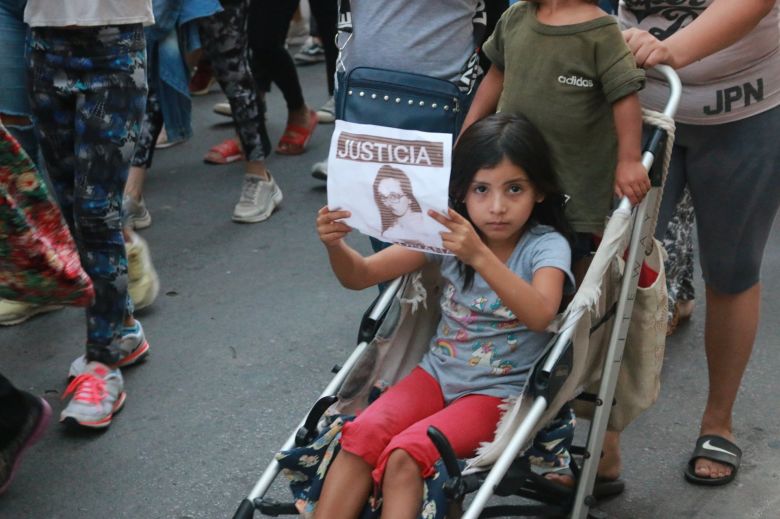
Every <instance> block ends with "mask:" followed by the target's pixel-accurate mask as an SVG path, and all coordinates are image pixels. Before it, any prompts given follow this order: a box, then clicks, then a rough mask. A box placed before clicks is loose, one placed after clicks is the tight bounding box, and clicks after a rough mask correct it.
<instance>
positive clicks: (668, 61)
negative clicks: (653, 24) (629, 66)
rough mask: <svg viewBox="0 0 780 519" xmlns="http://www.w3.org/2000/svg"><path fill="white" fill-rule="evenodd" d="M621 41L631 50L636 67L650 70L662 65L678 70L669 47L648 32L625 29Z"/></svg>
mask: <svg viewBox="0 0 780 519" xmlns="http://www.w3.org/2000/svg"><path fill="white" fill-rule="evenodd" d="M623 39H625V40H626V43H627V44H628V48H629V49H631V53H632V54H633V55H634V59H635V60H636V64H637V66H638V67H642V68H652V67H654V66H656V65H658V64H659V63H663V64H665V65H669V66H670V67H672V68H674V69H676V68H679V67H678V66H677V63H676V61H675V58H674V56H673V55H672V52H671V51H670V50H669V47H668V46H667V45H666V44H665V43H664V42H662V41H661V40H659V39H658V38H656V37H655V36H653V35H652V34H650V33H649V32H647V31H643V30H641V29H636V28H631V29H627V30H625V31H623Z"/></svg>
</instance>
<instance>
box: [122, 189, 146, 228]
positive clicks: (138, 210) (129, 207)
mask: <svg viewBox="0 0 780 519" xmlns="http://www.w3.org/2000/svg"><path fill="white" fill-rule="evenodd" d="M122 211H124V213H125V221H126V222H127V223H126V224H125V225H127V226H128V227H132V228H133V229H146V228H147V227H149V226H150V225H152V215H151V214H149V210H148V209H147V208H146V202H144V198H143V197H141V199H140V200H138V201H136V200H135V199H134V198H132V197H129V196H127V195H125V196H124V197H123V198H122Z"/></svg>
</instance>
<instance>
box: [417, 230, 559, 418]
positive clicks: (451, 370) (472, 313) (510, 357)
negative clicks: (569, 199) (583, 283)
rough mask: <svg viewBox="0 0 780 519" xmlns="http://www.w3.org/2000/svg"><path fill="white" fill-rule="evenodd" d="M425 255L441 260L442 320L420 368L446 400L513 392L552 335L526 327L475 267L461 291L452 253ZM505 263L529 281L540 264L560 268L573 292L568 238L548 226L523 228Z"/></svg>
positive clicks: (518, 386) (433, 259)
mask: <svg viewBox="0 0 780 519" xmlns="http://www.w3.org/2000/svg"><path fill="white" fill-rule="evenodd" d="M428 258H429V261H434V262H437V263H439V264H440V267H441V274H442V277H443V279H444V286H443V290H442V295H441V300H440V305H441V321H440V322H439V326H438V328H437V330H436V334H435V335H434V337H433V339H431V347H430V350H429V351H428V352H427V353H426V354H425V356H424V357H423V359H422V361H421V362H420V367H422V368H423V369H424V370H425V371H427V372H428V373H430V374H431V375H432V376H433V377H434V378H435V379H436V380H437V381H438V382H439V385H440V386H441V390H442V393H443V394H444V399H445V401H446V402H447V403H450V402H452V401H453V400H456V399H458V398H460V397H462V396H465V395H469V394H480V395H490V396H495V397H499V398H507V397H510V396H514V395H517V394H518V393H519V392H520V391H521V390H522V388H523V386H524V384H525V382H526V380H527V379H528V374H529V372H530V370H531V368H532V367H533V365H534V363H535V362H536V360H537V359H538V358H539V356H540V355H541V353H542V352H543V351H544V348H545V346H546V345H547V343H548V342H549V341H550V339H551V338H552V335H553V334H552V333H550V332H534V331H531V330H529V329H528V328H527V327H526V326H525V325H524V324H523V323H521V322H520V321H519V320H518V319H517V318H516V317H515V315H514V314H513V313H512V311H511V310H509V308H507V307H506V306H504V304H503V303H502V301H501V299H500V298H499V297H498V295H497V294H496V293H495V292H494V291H493V289H492V288H490V286H488V284H487V283H486V282H485V280H484V279H483V278H482V276H480V275H479V274H478V273H476V272H475V273H474V283H473V284H472V286H471V287H470V288H469V290H463V276H462V275H461V273H460V268H459V266H458V260H457V258H455V257H454V256H437V255H428ZM507 266H508V267H509V269H510V270H512V272H514V273H515V274H517V275H518V276H520V277H521V278H522V279H524V280H525V281H528V282H529V283H530V282H531V281H533V276H534V273H535V272H536V271H537V270H538V269H540V268H543V267H553V268H557V269H560V270H562V271H563V272H564V273H565V274H566V292H572V291H573V288H574V276H573V275H572V273H571V270H570V266H571V249H570V247H569V243H568V242H567V241H566V239H565V238H564V237H563V236H562V235H561V234H559V233H558V232H556V231H555V230H554V229H552V228H551V227H548V226H542V225H537V226H535V227H532V228H531V229H529V230H527V231H526V232H525V233H524V234H523V236H522V237H521V238H520V241H519V242H518V244H517V246H516V247H515V250H514V251H513V252H512V255H511V256H510V257H509V260H508V261H507Z"/></svg>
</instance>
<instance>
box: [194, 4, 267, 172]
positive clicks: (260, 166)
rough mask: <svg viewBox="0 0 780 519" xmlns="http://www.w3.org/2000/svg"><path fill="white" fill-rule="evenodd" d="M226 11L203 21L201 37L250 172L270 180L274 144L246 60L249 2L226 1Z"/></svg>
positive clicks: (201, 23) (201, 22)
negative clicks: (268, 160)
mask: <svg viewBox="0 0 780 519" xmlns="http://www.w3.org/2000/svg"><path fill="white" fill-rule="evenodd" d="M223 5H224V11H222V12H219V13H216V14H214V15H212V16H209V17H207V18H203V19H202V20H201V21H200V34H201V39H202V40H203V47H204V51H205V53H206V55H207V56H208V58H209V59H210V61H211V62H212V66H213V67H214V74H215V76H216V78H217V81H218V82H219V84H220V86H221V87H222V90H223V92H225V95H226V96H227V98H228V102H229V103H230V109H231V112H232V116H233V121H234V123H235V125H236V132H237V133H238V137H239V140H240V141H241V145H242V148H243V151H244V155H245V157H246V160H247V173H250V174H253V175H257V176H259V177H262V178H264V179H266V180H267V179H268V173H267V171H266V168H265V162H264V160H265V157H266V155H267V154H268V153H270V151H271V143H270V140H269V139H268V132H267V131H266V127H265V120H264V118H263V113H262V110H261V109H260V104H259V100H258V96H257V92H256V85H255V83H254V79H253V76H252V72H251V70H250V68H249V61H248V57H247V12H248V3H247V0H231V1H227V2H223Z"/></svg>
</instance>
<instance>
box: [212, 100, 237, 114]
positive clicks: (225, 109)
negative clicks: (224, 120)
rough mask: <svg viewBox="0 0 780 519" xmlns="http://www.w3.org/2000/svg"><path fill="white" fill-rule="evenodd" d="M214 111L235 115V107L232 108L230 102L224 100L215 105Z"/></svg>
mask: <svg viewBox="0 0 780 519" xmlns="http://www.w3.org/2000/svg"><path fill="white" fill-rule="evenodd" d="M213 110H214V113H215V114H219V115H224V116H225V117H233V109H232V108H230V103H228V102H227V101H223V102H221V103H217V104H215V105H214V108H213Z"/></svg>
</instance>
